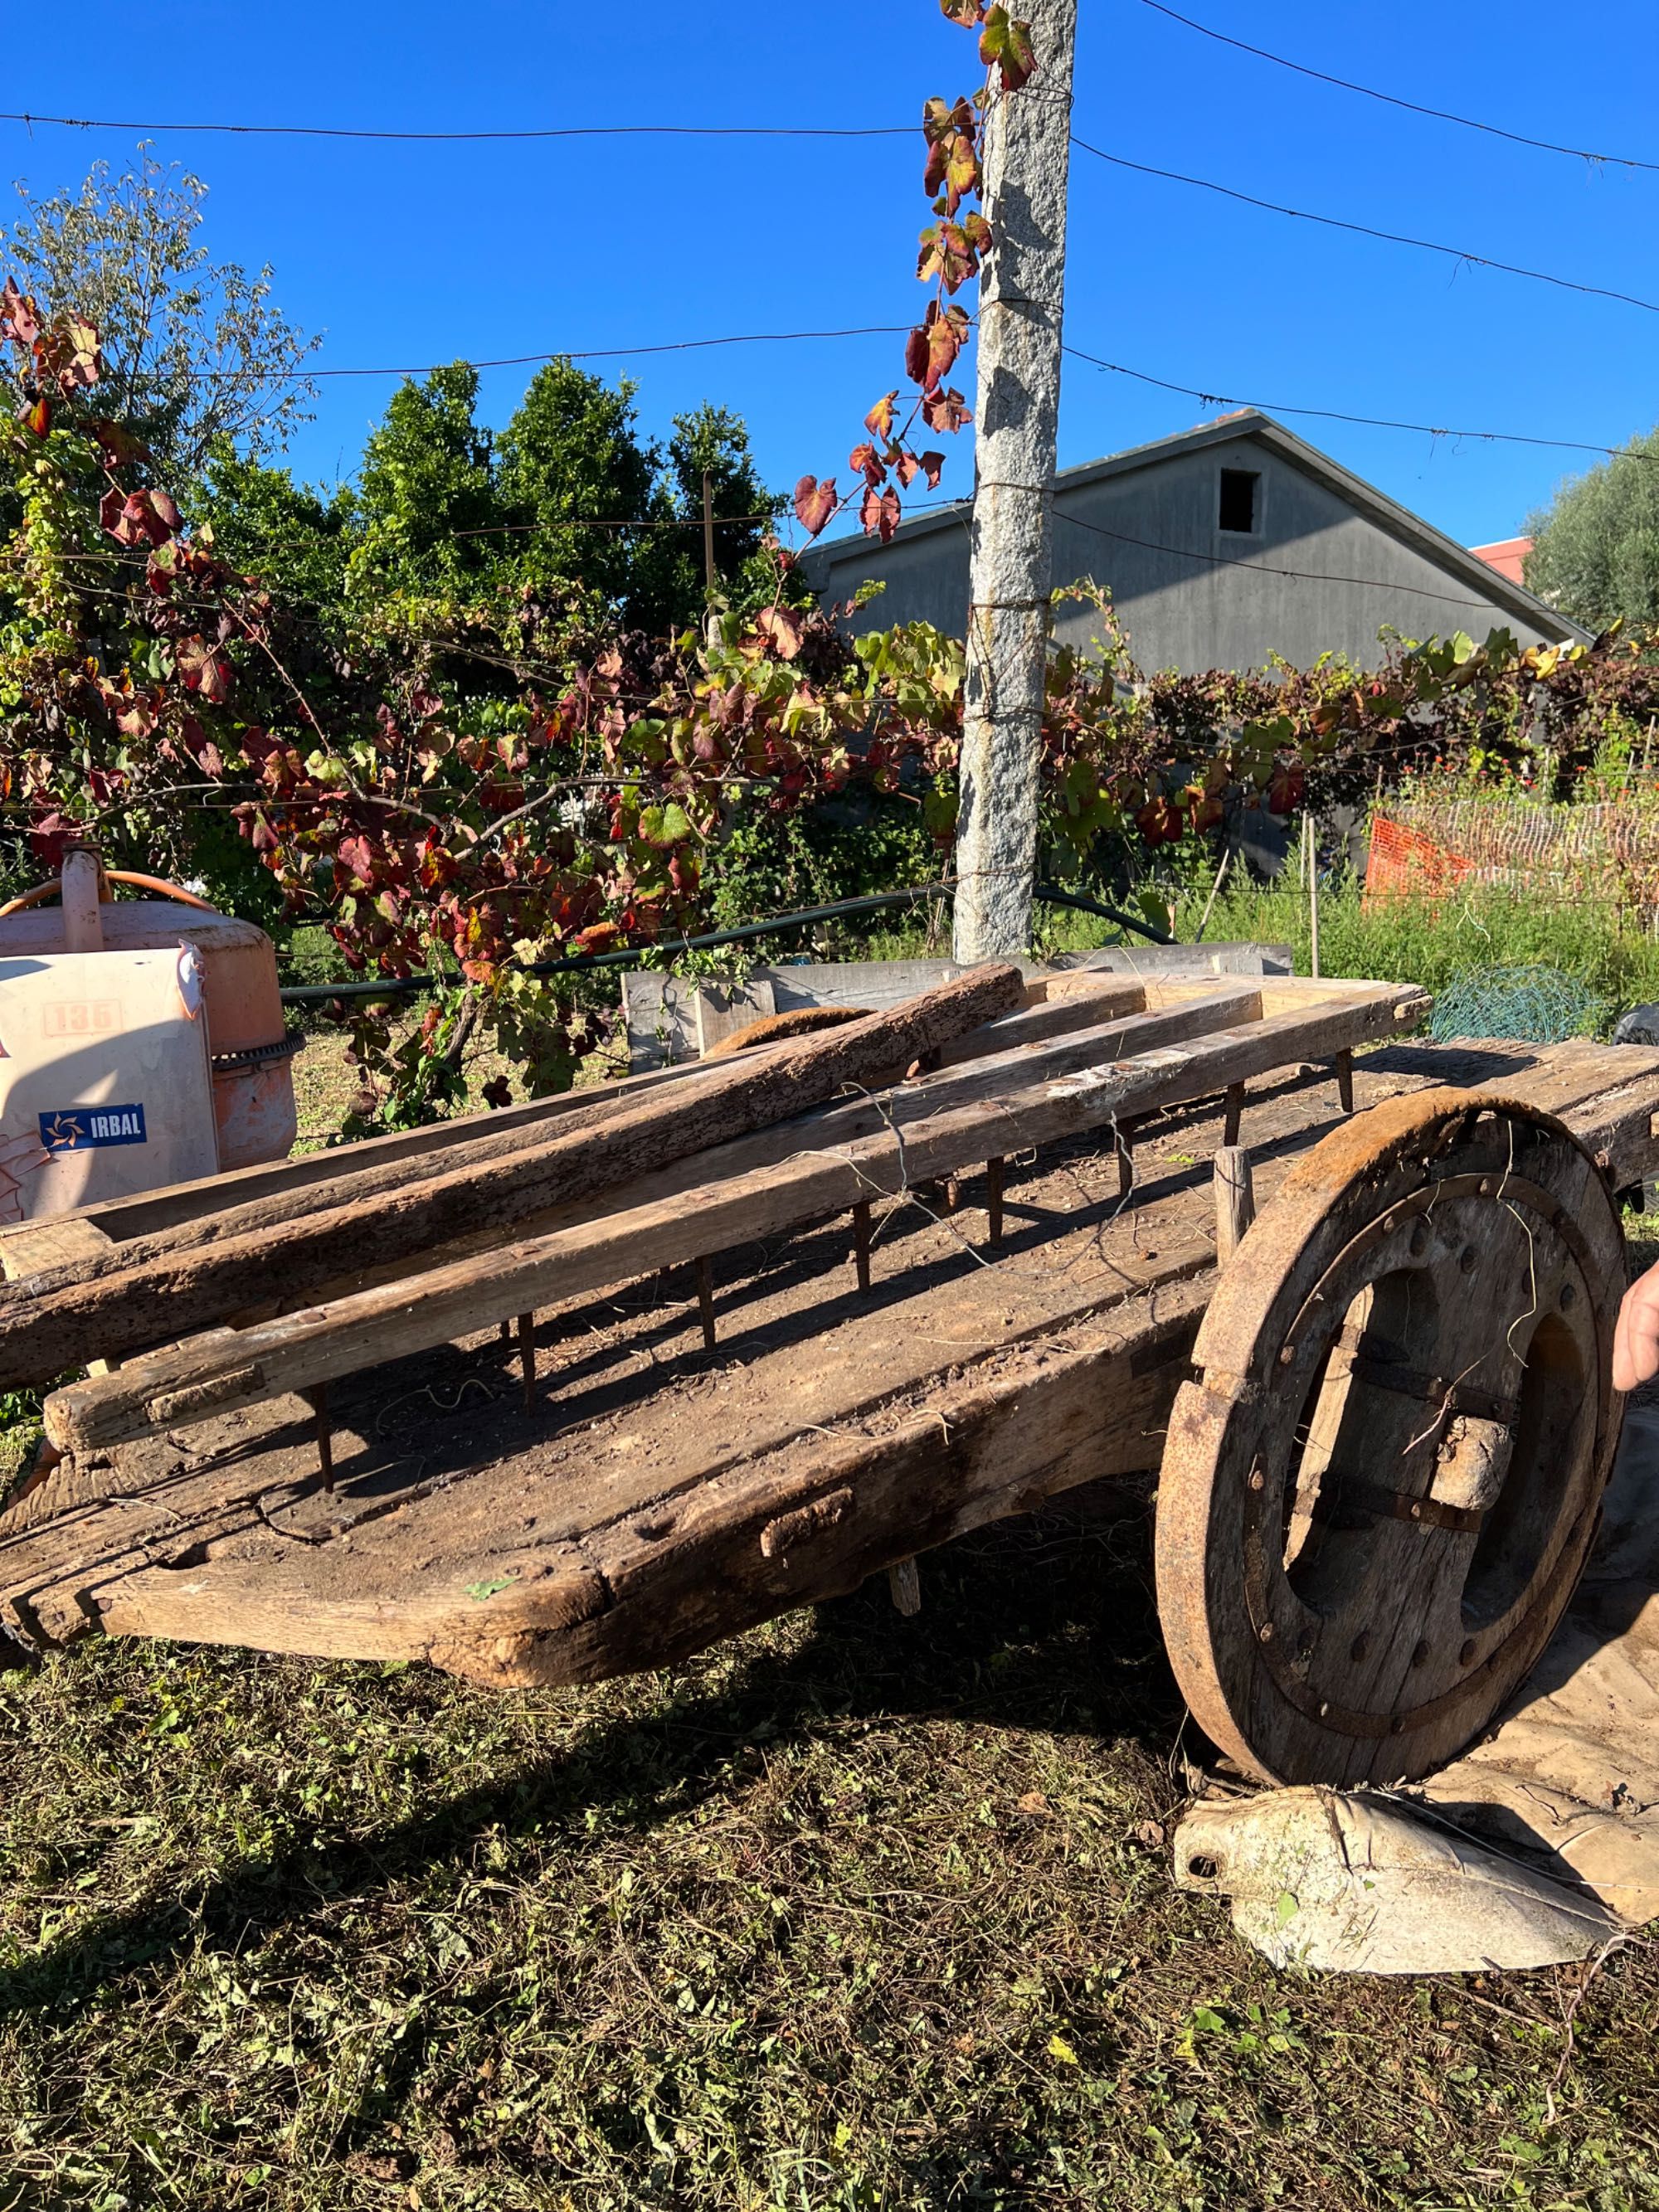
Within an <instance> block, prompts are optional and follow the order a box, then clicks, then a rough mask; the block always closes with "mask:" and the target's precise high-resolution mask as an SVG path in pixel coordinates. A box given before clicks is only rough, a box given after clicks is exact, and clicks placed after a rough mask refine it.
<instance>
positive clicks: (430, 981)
mask: <svg viewBox="0 0 1659 2212" xmlns="http://www.w3.org/2000/svg"><path fill="white" fill-rule="evenodd" d="M954 888H955V886H954V885H953V884H915V885H914V886H913V887H912V888H911V889H910V890H903V891H876V892H872V894H871V895H870V896H867V897H865V898H850V899H837V900H836V902H835V903H834V904H833V905H832V906H809V907H802V908H800V909H799V912H797V913H795V914H779V915H772V916H771V917H770V919H769V920H768V921H744V922H739V923H738V924H737V925H736V927H733V928H731V929H711V930H707V931H705V932H704V933H703V934H702V936H701V937H683V938H681V939H680V940H679V942H678V944H675V945H660V944H659V945H628V946H626V947H625V948H624V949H623V951H619V952H578V953H574V954H572V955H571V956H570V957H569V958H568V959H564V960H538V961H535V962H533V963H531V964H530V965H529V966H527V967H526V968H525V969H522V970H521V971H520V972H521V973H522V974H524V975H578V974H580V973H583V972H585V971H586V969H590V968H625V967H628V966H630V965H637V963H639V962H640V961H641V959H643V958H644V957H646V956H647V954H649V953H653V952H669V953H674V952H704V951H712V950H713V948H714V946H715V945H741V944H743V943H744V942H745V941H746V940H747V939H750V938H754V937H770V936H773V935H775V934H776V933H778V932H779V931H781V930H786V929H799V928H800V927H802V926H803V925H804V924H805V923H807V922H814V921H834V920H836V917H837V916H838V915H844V914H872V913H874V912H876V911H877V910H878V908H882V907H889V906H906V905H908V903H909V902H911V901H912V900H914V899H921V898H949V897H950V896H951V893H952V891H953V890H954ZM1033 896H1034V897H1036V898H1037V899H1040V900H1041V901H1042V902H1043V904H1044V905H1046V906H1068V907H1075V908H1077V909H1078V910H1079V913H1082V914H1095V915H1100V916H1101V917H1102V918H1103V920H1105V921H1115V922H1116V923H1117V924H1118V926H1119V927H1120V928H1123V929H1134V930H1139V933H1140V934H1141V935H1142V936H1143V937H1149V938H1151V939H1152V942H1153V943H1154V944H1155V945H1170V944H1173V943H1174V941H1175V940H1174V939H1172V938H1169V937H1166V936H1165V935H1164V933H1163V931H1162V930H1158V929H1154V928H1153V927H1152V925H1151V923H1150V922H1146V921H1137V920H1136V918H1135V916H1134V915H1132V914H1120V913H1119V912H1118V911H1117V909H1116V908H1115V907H1109V906H1102V905H1101V904H1100V903H1099V902H1097V900H1094V899H1089V898H1084V897H1082V896H1079V894H1078V893H1076V892H1073V891H1062V890H1057V889H1055V887H1054V885H1053V884H1038V885H1037V886H1036V890H1035V891H1034V893H1033ZM444 980H447V979H441V978H436V977H434V976H431V975H388V976H385V977H382V978H380V979H377V980H375V981H370V982H363V983H299V984H295V986H294V987H292V988H291V989H289V990H286V991H284V992H283V1005H284V1006H327V1005H328V1003H329V1002H330V1000H333V999H410V998H416V997H418V996H419V995H420V994H421V993H422V991H432V990H436V989H438V988H439V987H440V985H441V981H444Z"/></svg>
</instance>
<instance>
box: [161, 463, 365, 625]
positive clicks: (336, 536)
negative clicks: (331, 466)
mask: <svg viewBox="0 0 1659 2212" xmlns="http://www.w3.org/2000/svg"><path fill="white" fill-rule="evenodd" d="M191 520H192V521H193V522H194V521H201V522H206V523H210V524H211V525H212V528H213V537H214V543H215V544H216V547H217V549H218V551H219V553H220V555H221V556H222V558H223V559H225V560H227V561H228V562H230V564H231V565H232V567H233V568H240V569H242V570H244V571H245V572H246V573H247V574H251V575H257V576H258V577H260V578H261V579H262V580H264V582H265V583H267V584H270V585H272V586H276V589H278V590H279V591H282V592H287V593H288V594H289V595H290V596H291V597H292V598H295V599H299V600H301V601H303V602H304V603H306V604H307V605H310V606H313V607H315V608H317V609H319V610H321V611H323V612H324V613H325V615H327V614H331V613H334V612H337V611H338V610H339V609H340V607H341V605H342V604H343V600H344V598H345V584H346V567H347V562H348V561H349V558H350V556H351V553H352V550H353V549H354V547H355V546H356V543H357V539H358V537H359V534H360V533H359V529H358V525H357V518H356V501H355V499H354V498H353V496H352V495H351V493H350V492H349V491H347V490H344V489H335V490H332V491H331V490H329V489H327V488H326V487H325V486H323V485H312V484H300V483H295V480H294V478H293V477H292V475H291V474H290V473H289V471H288V470H287V469H285V468H280V467H273V466H270V465H267V464H266V463H264V462H261V461H252V460H247V459H244V458H243V456H242V455H241V454H240V453H238V452H237V451H236V449H235V447H234V446H233V445H231V444H230V442H229V441H228V439H222V440H221V441H219V442H218V444H216V446H215V447H214V448H213V450H212V451H211V452H210V454H209V455H208V459H207V465H206V468H205V470H204V474H203V477H202V482H201V485H200V487H199V489H198V491H197V497H196V500H195V501H194V502H193V503H192V508H191Z"/></svg>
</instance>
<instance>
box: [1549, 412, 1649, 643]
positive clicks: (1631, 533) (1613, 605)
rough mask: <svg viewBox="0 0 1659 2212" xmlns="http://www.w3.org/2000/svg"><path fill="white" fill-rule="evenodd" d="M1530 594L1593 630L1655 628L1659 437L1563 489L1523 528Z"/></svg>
mask: <svg viewBox="0 0 1659 2212" xmlns="http://www.w3.org/2000/svg"><path fill="white" fill-rule="evenodd" d="M1527 530H1528V534H1529V535H1530V536H1531V537H1533V538H1534V539H1535V540H1536V543H1535V544H1534V547H1533V550H1532V551H1531V552H1530V553H1529V554H1528V556H1527V568H1526V575H1527V581H1528V584H1529V585H1530V586H1532V588H1533V590H1534V591H1535V592H1540V593H1541V594H1542V595H1543V597H1545V598H1546V599H1548V600H1549V601H1550V602H1551V604H1552V605H1555V606H1559V608H1560V609H1561V610H1562V611H1563V612H1564V613H1565V614H1570V615H1572V616H1574V617H1577V620H1578V621H1580V622H1582V623H1586V624H1587V625H1589V627H1590V628H1592V629H1606V627H1607V624H1608V623H1610V622H1612V621H1613V620H1614V619H1615V618H1616V617H1619V616H1620V615H1622V616H1623V617H1625V619H1626V622H1628V623H1635V624H1640V623H1656V622H1659V430H1650V432H1649V433H1648V435H1646V436H1645V437H1639V438H1632V440H1631V441H1630V443H1629V444H1628V445H1627V446H1626V447H1623V448H1622V449H1621V451H1620V453H1617V454H1616V455H1615V456H1614V458H1613V459H1612V460H1610V461H1605V462H1603V463H1602V464H1601V466H1600V467H1599V468H1594V469H1592V470H1591V471H1589V474H1588V475H1587V476H1583V477H1578V478H1577V481H1576V482H1574V483H1569V484H1566V485H1565V486H1564V487H1563V488H1562V489H1561V490H1560V491H1559V492H1558V493H1557V494H1556V495H1555V498H1554V501H1553V503H1552V504H1551V505H1550V506H1549V507H1547V508H1545V509H1543V510H1542V511H1541V513H1537V514H1534V515H1531V516H1529V517H1528V520H1527Z"/></svg>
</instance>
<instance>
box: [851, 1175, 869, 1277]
mask: <svg viewBox="0 0 1659 2212" xmlns="http://www.w3.org/2000/svg"><path fill="white" fill-rule="evenodd" d="M853 1265H854V1267H855V1268H856V1269H857V1271H858V1279H859V1288H860V1290H861V1291H867V1290H868V1289H869V1287H870V1201H869V1200H868V1199H867V1198H866V1199H860V1200H859V1203H858V1204H857V1205H856V1206H854V1208H853Z"/></svg>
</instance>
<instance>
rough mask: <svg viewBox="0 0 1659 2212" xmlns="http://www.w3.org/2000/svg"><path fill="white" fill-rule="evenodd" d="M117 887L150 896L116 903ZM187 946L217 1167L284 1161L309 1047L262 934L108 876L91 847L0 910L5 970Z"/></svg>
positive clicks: (79, 848) (160, 886) (197, 904)
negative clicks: (201, 1014)
mask: <svg viewBox="0 0 1659 2212" xmlns="http://www.w3.org/2000/svg"><path fill="white" fill-rule="evenodd" d="M114 884H125V885H127V886H130V887H131V888H132V889H133V890H139V891H143V892H147V893H149V894H151V896H146V897H139V898H126V899H117V898H115V897H114V896H112V885H114ZM180 944H186V945H192V946H194V947H195V949H196V951H197V954H198V955H199V957H200V962H201V970H202V978H203V997H204V1008H205V1014H206V1021H207V1032H208V1043H209V1048H210V1053H211V1066H212V1078H213V1113H214V1122H215V1127H216V1143H217V1152H218V1165H219V1167H220V1169H221V1170H227V1169H230V1168H242V1167H253V1166H257V1165H258V1164H260V1163H261V1162H263V1161H267V1160H280V1159H286V1158H287V1157H288V1155H289V1151H290V1150H291V1149H292V1147H293V1144H294V1139H295V1136H296V1135H297V1134H298V1130H299V1122H298V1115H297V1113H296V1111H295V1102H294V1068H293V1057H294V1054H295V1051H296V1050H297V1049H298V1048H299V1046H300V1045H301V1043H302V1042H303V1038H301V1037H300V1036H290V1035H289V1034H288V1033H287V1032H286V1030H285V1029H284V1026H283V1003H282V998H281V994H280V989H279V986H278V982H277V976H276V946H275V945H273V944H272V943H271V941H270V938H269V937H267V936H266V934H265V933H264V930H262V929H259V928H257V927H255V926H254V924H253V923H252V922H249V921H237V920H236V919H235V917H234V915H226V914H220V913H219V912H218V911H217V910H216V908H213V907H211V906H210V905H209V903H208V902H207V901H206V900H205V899H202V898H198V897H197V896H196V895H195V893H194V892H192V891H188V890H183V889H182V888H181V887H180V886H179V885H178V884H167V883H163V882H161V881H159V880H158V879H157V878H155V877H153V876H145V875H138V874H134V873H132V872H131V871H127V870H123V869H108V870H106V869H105V868H104V866H103V865H102V863H101V860H100V857H99V855H98V853H97V850H96V848H94V847H92V846H89V845H72V846H70V847H68V848H66V849H65V852H64V864H63V873H62V875H61V877H59V878H55V879H54V880H53V881H52V882H51V883H46V884H39V885H37V886H36V888H35V889H34V890H31V891H26V892H25V893H24V894H23V896H22V897H21V898H17V899H13V900H12V901H11V902H9V904H8V905H6V906H3V907H0V960H9V959H15V958H16V957H20V956H27V955H33V954H40V955H46V956H52V955H59V954H75V953H91V952H100V951H103V952H139V951H161V950H164V949H166V948H167V947H169V946H177V945H180Z"/></svg>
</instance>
